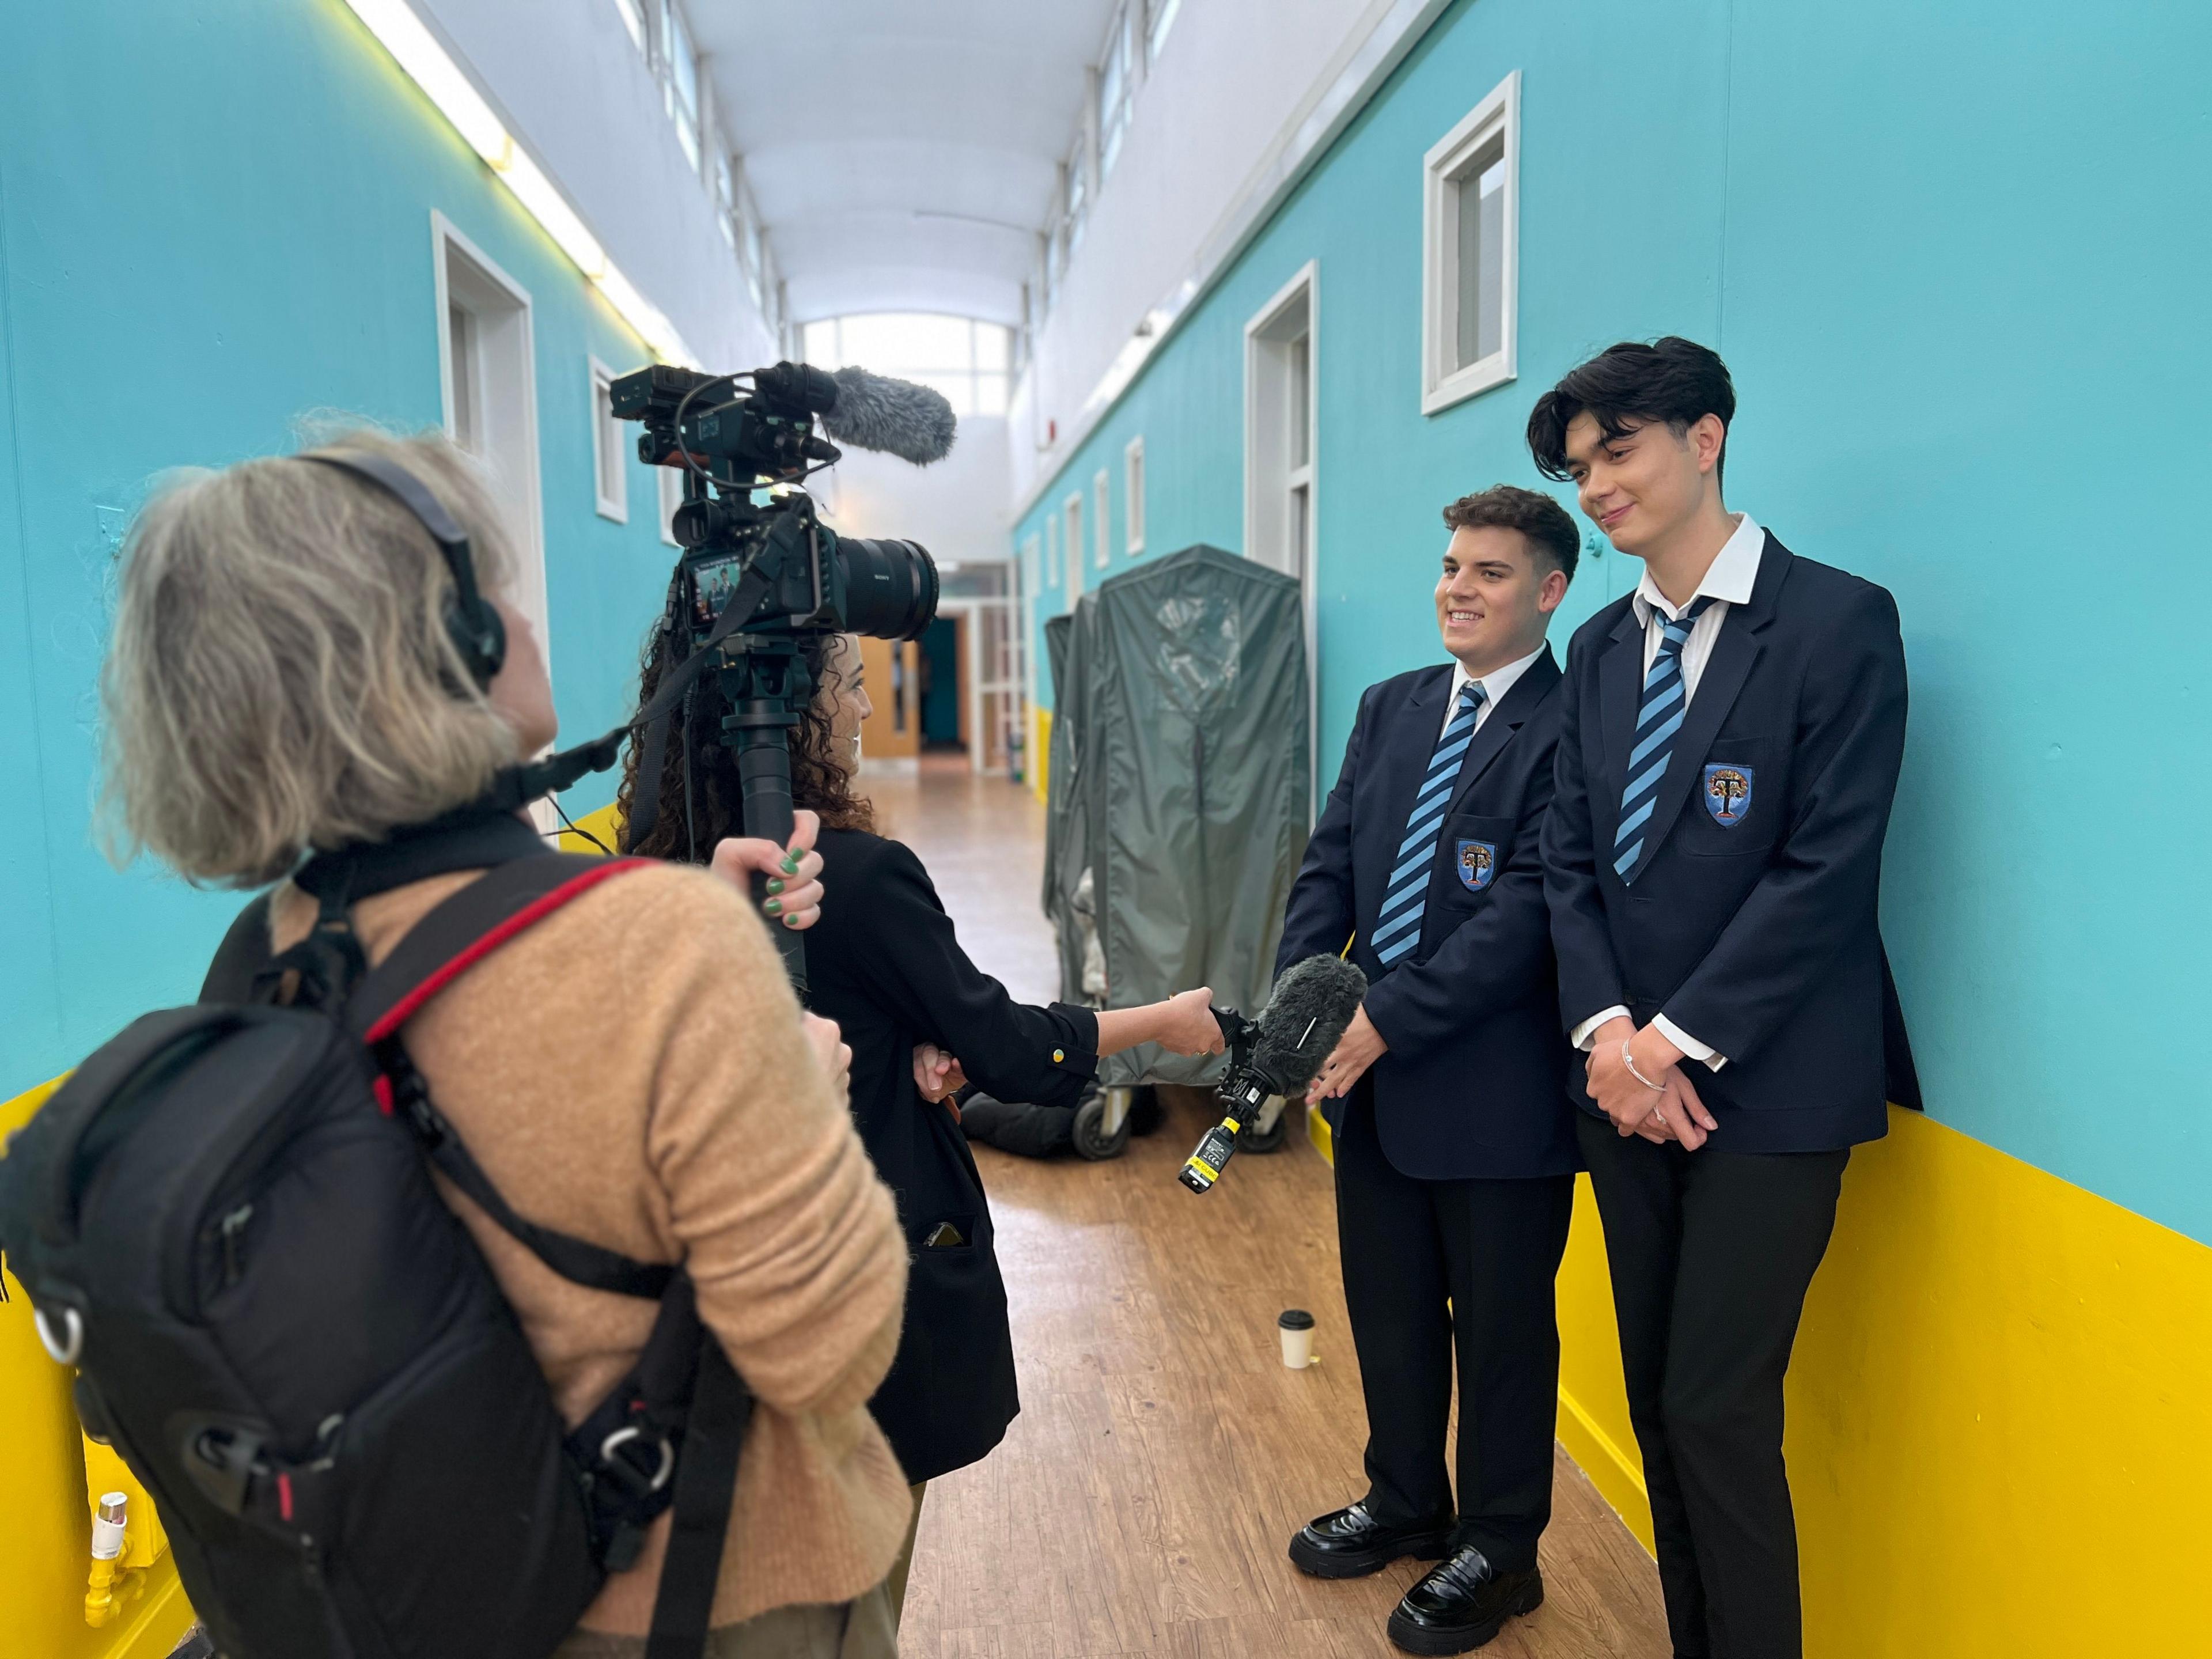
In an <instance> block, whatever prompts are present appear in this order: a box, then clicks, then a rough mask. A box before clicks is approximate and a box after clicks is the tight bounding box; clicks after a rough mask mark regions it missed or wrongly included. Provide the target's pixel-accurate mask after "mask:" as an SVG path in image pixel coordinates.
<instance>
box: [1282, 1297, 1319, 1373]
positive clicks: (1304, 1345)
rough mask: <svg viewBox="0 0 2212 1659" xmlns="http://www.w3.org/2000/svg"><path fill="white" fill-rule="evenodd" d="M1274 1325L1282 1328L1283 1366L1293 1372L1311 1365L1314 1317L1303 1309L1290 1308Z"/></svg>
mask: <svg viewBox="0 0 2212 1659" xmlns="http://www.w3.org/2000/svg"><path fill="white" fill-rule="evenodd" d="M1275 1323H1276V1324H1277V1325H1279V1326H1280V1327H1281V1328H1282V1338H1283V1364H1285V1365H1288V1366H1289V1367H1290V1368H1291V1370H1294V1371H1302V1370H1305V1368H1306V1367H1307V1366H1309V1365H1310V1364H1313V1334H1314V1316H1312V1315H1311V1314H1310V1313H1308V1312H1307V1311H1306V1310H1304V1308H1290V1309H1286V1310H1284V1313H1283V1316H1282V1317H1281V1318H1280V1319H1278V1320H1277V1321H1276V1322H1275Z"/></svg>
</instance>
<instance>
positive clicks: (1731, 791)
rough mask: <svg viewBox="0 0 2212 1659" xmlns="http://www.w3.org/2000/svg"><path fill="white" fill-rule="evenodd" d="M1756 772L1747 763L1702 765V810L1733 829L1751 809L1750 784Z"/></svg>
mask: <svg viewBox="0 0 2212 1659" xmlns="http://www.w3.org/2000/svg"><path fill="white" fill-rule="evenodd" d="M1755 776H1756V774H1755V773H1754V772H1753V770H1752V769H1751V768H1750V767H1748V766H1708V767H1707V768H1706V769H1705V811H1708V812H1710V813H1711V814H1712V815H1713V822H1714V823H1717V824H1718V825H1720V827H1721V828H1722V829H1735V827H1736V825H1737V824H1739V823H1742V822H1743V815H1744V814H1745V813H1746V812H1748V811H1750V810H1751V785H1752V781H1753V778H1754V777H1755Z"/></svg>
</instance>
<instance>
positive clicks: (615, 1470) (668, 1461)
mask: <svg viewBox="0 0 2212 1659" xmlns="http://www.w3.org/2000/svg"><path fill="white" fill-rule="evenodd" d="M632 1444H635V1445H639V1446H647V1445H657V1446H658V1447H659V1452H660V1467H659V1468H657V1469H655V1470H654V1471H653V1474H651V1475H650V1476H648V1475H647V1474H646V1472H645V1468H644V1466H643V1465H642V1464H640V1463H637V1462H633V1461H632V1460H631V1459H630V1458H629V1457H627V1456H625V1455H622V1448H623V1447H624V1446H628V1445H632ZM599 1465H600V1467H601V1468H603V1469H604V1470H605V1471H606V1472H607V1473H608V1474H612V1475H614V1476H615V1477H616V1478H617V1480H620V1481H621V1482H622V1484H623V1486H628V1487H629V1489H630V1491H631V1492H632V1493H633V1494H634V1495H635V1496H637V1497H640V1498H643V1497H647V1496H649V1495H650V1494H652V1493H653V1492H659V1490H660V1489H661V1488H662V1487H663V1486H666V1485H667V1484H668V1479H669V1477H670V1476H671V1475H672V1474H675V1473H676V1446H675V1443H674V1442H672V1441H671V1440H670V1439H669V1437H667V1436H666V1435H665V1434H660V1433H659V1432H657V1431H656V1432H655V1433H654V1434H653V1438H652V1440H651V1441H650V1442H648V1441H647V1438H646V1431H645V1430H643V1429H641V1428H640V1427H638V1426H637V1425H635V1424H634V1423H633V1424H629V1425H626V1426H624V1427H623V1428H619V1429H617V1430H616V1431H614V1432H613V1433H612V1434H611V1435H609V1436H608V1437H606V1438H605V1439H604V1440H602V1441H600V1442H599Z"/></svg>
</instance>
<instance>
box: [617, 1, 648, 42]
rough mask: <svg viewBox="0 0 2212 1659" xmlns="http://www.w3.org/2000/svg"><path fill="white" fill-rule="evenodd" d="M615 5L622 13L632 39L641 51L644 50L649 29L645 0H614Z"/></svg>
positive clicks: (625, 26)
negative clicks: (646, 19)
mask: <svg viewBox="0 0 2212 1659" xmlns="http://www.w3.org/2000/svg"><path fill="white" fill-rule="evenodd" d="M614 7H615V9H616V10H617V11H618V12H620V13H621V14H622V21H623V27H624V28H626V29H628V30H629V38H630V40H631V41H632V42H633V43H634V44H635V46H636V47H637V49H638V51H639V52H644V51H645V49H646V48H645V41H646V29H647V24H646V21H645V0H614Z"/></svg>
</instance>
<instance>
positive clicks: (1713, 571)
mask: <svg viewBox="0 0 2212 1659" xmlns="http://www.w3.org/2000/svg"><path fill="white" fill-rule="evenodd" d="M1736 520H1737V522H1736V526H1735V534H1733V535H1731V536H1730V537H1729V538H1728V539H1727V540H1726V541H1725V542H1723V543H1722V544H1721V550H1720V551H1719V552H1717V553H1716V554H1715V555H1713V562H1712V564H1711V567H1710V568H1708V569H1707V570H1706V572H1705V580H1703V581H1701V582H1699V584H1698V591H1697V592H1694V593H1692V594H1691V595H1690V604H1691V605H1694V604H1696V603H1697V602H1698V601H1699V599H1705V598H1708V597H1710V598H1712V599H1724V600H1726V601H1727V602H1728V603H1729V604H1730V605H1744V604H1747V603H1749V601H1750V599H1751V590H1752V587H1753V585H1754V584H1755V583H1757V581H1758V580H1759V555H1760V554H1761V553H1762V552H1764V551H1765V548H1766V532H1765V531H1764V530H1761V529H1760V528H1759V526H1758V525H1756V524H1754V523H1753V521H1752V517H1751V514H1750V513H1738V514H1737V515H1736ZM1635 605H1636V620H1637V621H1638V623H1642V624H1643V625H1644V627H1646V628H1649V627H1650V625H1651V613H1652V612H1653V611H1658V612H1659V613H1660V614H1661V615H1662V616H1663V617H1667V618H1668V619H1669V620H1670V621H1671V620H1672V619H1673V618H1674V617H1678V616H1680V614H1681V611H1677V610H1675V609H1674V606H1673V605H1669V604H1668V602H1667V596H1666V595H1665V594H1664V593H1662V592H1660V591H1659V584H1658V583H1656V582H1655V581H1653V580H1651V572H1650V569H1649V568H1647V569H1646V570H1645V571H1644V580H1641V581H1639V582H1638V583H1637V584H1636V598H1635ZM1682 609H1683V610H1684V611H1686V610H1688V609H1689V605H1684V606H1683V607H1682Z"/></svg>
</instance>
